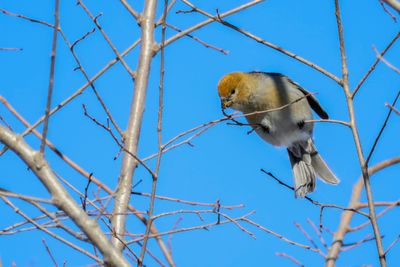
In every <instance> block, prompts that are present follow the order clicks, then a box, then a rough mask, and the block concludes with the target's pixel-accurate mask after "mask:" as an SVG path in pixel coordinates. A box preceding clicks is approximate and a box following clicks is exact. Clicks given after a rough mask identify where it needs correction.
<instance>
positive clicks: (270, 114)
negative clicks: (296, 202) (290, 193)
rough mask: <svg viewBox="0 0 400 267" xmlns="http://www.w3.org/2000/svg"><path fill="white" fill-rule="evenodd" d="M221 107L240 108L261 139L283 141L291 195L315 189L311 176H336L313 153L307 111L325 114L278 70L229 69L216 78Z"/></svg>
mask: <svg viewBox="0 0 400 267" xmlns="http://www.w3.org/2000/svg"><path fill="white" fill-rule="evenodd" d="M218 94H219V97H220V100H221V105H222V109H223V110H225V109H227V108H232V109H234V110H237V111H240V112H242V113H243V114H244V117H245V118H246V119H247V122H248V124H249V125H250V126H251V127H252V128H253V130H254V131H255V132H256V133H257V134H258V135H259V136H260V137H261V138H262V139H263V140H265V141H266V142H268V143H270V144H272V145H274V146H277V147H286V148H287V152H288V155H289V160H290V164H291V167H292V171H293V178H294V192H295V197H296V198H298V197H299V198H304V197H305V196H306V195H307V194H308V193H311V192H313V191H314V190H315V184H316V176H317V177H319V178H320V179H321V180H322V181H324V182H325V183H328V184H333V185H336V184H338V183H339V182H340V180H339V179H338V178H337V177H336V175H335V174H334V173H333V172H332V170H331V169H330V168H329V167H328V165H327V164H326V162H325V161H324V160H323V159H322V157H321V156H320V154H319V153H318V151H317V149H316V147H315V145H314V141H313V128H314V125H313V122H312V121H311V120H313V114H312V111H311V109H312V110H313V111H314V112H315V113H316V114H318V116H319V117H320V118H321V119H329V116H328V114H327V113H326V111H325V110H324V109H323V108H322V107H321V105H320V104H319V103H318V101H317V99H316V98H315V97H314V96H313V94H311V93H309V92H307V91H306V90H305V89H303V88H302V87H301V86H300V85H299V84H297V83H296V82H294V81H292V80H291V79H290V78H289V77H287V76H285V75H283V74H280V73H272V72H271V73H269V72H257V71H253V72H233V73H229V74H226V75H224V76H223V77H222V78H221V79H220V81H219V82H218Z"/></svg>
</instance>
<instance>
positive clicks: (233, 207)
mask: <svg viewBox="0 0 400 267" xmlns="http://www.w3.org/2000/svg"><path fill="white" fill-rule="evenodd" d="M132 194H134V195H139V196H145V197H150V196H151V194H149V193H141V192H132ZM155 198H157V199H160V200H167V201H173V202H177V203H182V204H186V205H192V206H204V207H215V205H216V204H215V203H204V202H196V201H188V200H183V199H178V198H172V197H165V196H158V195H156V196H155ZM243 207H244V205H243V204H240V205H230V206H226V205H220V208H221V209H228V210H233V209H240V208H243Z"/></svg>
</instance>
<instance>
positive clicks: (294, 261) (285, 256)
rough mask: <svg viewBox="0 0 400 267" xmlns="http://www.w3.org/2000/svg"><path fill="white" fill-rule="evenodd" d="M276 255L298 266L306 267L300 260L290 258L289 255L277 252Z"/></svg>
mask: <svg viewBox="0 0 400 267" xmlns="http://www.w3.org/2000/svg"><path fill="white" fill-rule="evenodd" d="M275 255H276V256H278V257H282V258H286V259H289V260H290V261H292V262H293V263H294V264H296V265H297V266H300V267H305V265H304V264H302V263H301V262H300V261H299V260H297V259H295V258H294V257H293V256H290V255H288V254H286V253H282V252H277V253H275Z"/></svg>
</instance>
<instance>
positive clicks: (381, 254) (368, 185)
mask: <svg viewBox="0 0 400 267" xmlns="http://www.w3.org/2000/svg"><path fill="white" fill-rule="evenodd" d="M335 16H336V24H337V27H338V35H339V46H340V57H341V61H342V87H343V91H344V93H345V95H346V102H347V108H348V112H349V116H350V127H351V130H352V134H353V139H354V143H355V146H356V149H357V154H358V159H359V163H360V168H361V172H362V175H363V179H364V186H365V191H366V194H367V199H368V206H369V219H370V220H371V224H372V228H373V230H374V236H375V241H376V248H377V251H378V256H379V262H380V264H381V267H386V258H385V251H384V249H383V245H382V238H381V234H380V230H379V227H378V222H377V220H376V213H375V206H374V199H373V195H372V189H371V183H370V179H369V173H368V163H367V162H366V160H365V158H364V153H363V150H362V147H361V140H360V136H359V133H358V128H357V124H356V117H355V111H354V103H353V99H352V93H351V91H350V85H349V73H348V68H347V60H346V52H345V46H344V37H343V26H342V19H341V16H340V7H339V0H335Z"/></svg>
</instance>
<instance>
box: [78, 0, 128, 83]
mask: <svg viewBox="0 0 400 267" xmlns="http://www.w3.org/2000/svg"><path fill="white" fill-rule="evenodd" d="M77 3H78V5H79V6H81V7H82V9H83V10H84V11H85V12H86V14H87V15H88V16H89V18H90V19H91V20H92V21H93V23H94V24H95V25H96V27H97V29H98V30H99V31H100V33H101V35H103V37H104V39H105V40H106V42H107V43H108V45H109V46H110V47H111V49H112V50H113V52H114V53H115V55H116V56H117V58H118V60H119V61H120V62H121V64H122V66H123V67H124V68H125V70H126V71H127V72H128V73H129V75H130V76H131V77H132V79H135V73H134V72H133V71H132V70H131V68H130V67H129V66H128V64H127V63H126V62H125V60H124V59H123V57H122V56H121V55H120V53H119V52H118V50H117V48H116V47H115V45H114V44H113V42H112V41H111V40H110V38H109V37H108V35H107V34H106V33H105V32H104V30H103V28H102V27H101V25H100V24H99V22H98V19H99V17H100V16H101V15H102V14H100V15H98V16H96V17H95V16H93V14H92V13H91V12H90V11H89V9H88V8H87V7H86V6H85V4H84V3H83V2H82V0H78V2H77Z"/></svg>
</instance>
